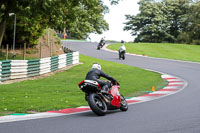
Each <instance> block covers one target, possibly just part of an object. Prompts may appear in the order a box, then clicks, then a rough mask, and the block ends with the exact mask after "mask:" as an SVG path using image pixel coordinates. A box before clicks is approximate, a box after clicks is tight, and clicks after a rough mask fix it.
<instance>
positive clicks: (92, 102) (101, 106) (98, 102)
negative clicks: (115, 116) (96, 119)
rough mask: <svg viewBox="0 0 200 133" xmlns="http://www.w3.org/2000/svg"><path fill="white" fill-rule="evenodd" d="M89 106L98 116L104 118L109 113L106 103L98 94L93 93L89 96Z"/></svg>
mask: <svg viewBox="0 0 200 133" xmlns="http://www.w3.org/2000/svg"><path fill="white" fill-rule="evenodd" d="M88 104H89V106H90V108H91V109H92V111H93V112H94V113H95V114H96V115H99V116H103V115H105V114H106V112H107V105H106V103H105V101H104V100H103V99H102V98H101V97H100V96H99V95H98V94H96V93H91V94H90V95H89V97H88Z"/></svg>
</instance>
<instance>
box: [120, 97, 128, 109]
mask: <svg viewBox="0 0 200 133" xmlns="http://www.w3.org/2000/svg"><path fill="white" fill-rule="evenodd" d="M120 110H121V111H127V110H128V104H127V102H126V99H125V98H124V96H122V95H121V105H120Z"/></svg>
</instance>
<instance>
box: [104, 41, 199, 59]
mask: <svg viewBox="0 0 200 133" xmlns="http://www.w3.org/2000/svg"><path fill="white" fill-rule="evenodd" d="M120 46H121V44H112V45H109V46H108V47H107V48H109V49H112V50H118V49H119V47H120ZM125 46H126V49H127V53H134V54H140V55H147V56H151V57H158V58H166V59H175V60H184V61H193V62H200V56H199V55H200V46H199V45H187V44H170V43H127V44H125Z"/></svg>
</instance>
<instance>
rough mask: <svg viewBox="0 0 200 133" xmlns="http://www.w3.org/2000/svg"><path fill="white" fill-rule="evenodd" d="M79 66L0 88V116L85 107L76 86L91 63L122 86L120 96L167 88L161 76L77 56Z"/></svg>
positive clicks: (81, 95) (82, 95) (0, 86)
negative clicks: (153, 87) (100, 66)
mask: <svg viewBox="0 0 200 133" xmlns="http://www.w3.org/2000/svg"><path fill="white" fill-rule="evenodd" d="M80 62H82V63H83V64H80V65H78V66H74V67H72V68H70V69H68V70H66V71H64V72H59V73H56V74H55V75H53V76H50V77H46V78H42V79H37V80H26V81H21V82H17V83H12V84H1V85H0V115H8V114H12V113H30V112H33V111H34V112H44V111H48V110H59V109H64V108H71V107H78V106H82V105H88V104H87V102H86V101H85V99H84V93H83V92H82V91H80V90H79V89H78V83H79V82H80V81H82V80H83V79H84V78H85V75H86V73H87V72H88V71H89V70H90V69H91V65H92V64H93V63H96V62H98V63H100V64H101V65H102V69H103V71H104V72H106V73H108V74H110V75H111V76H113V77H114V78H116V79H117V80H118V81H119V83H120V84H121V93H122V94H123V95H125V96H136V95H141V94H144V93H145V92H144V91H151V87H152V86H156V89H159V88H161V87H163V86H164V85H166V82H165V81H163V80H162V79H161V77H160V74H158V73H155V72H150V71H146V70H143V69H140V68H136V67H131V66H127V65H123V64H118V63H113V62H108V61H103V60H100V59H95V58H91V57H87V56H83V55H80Z"/></svg>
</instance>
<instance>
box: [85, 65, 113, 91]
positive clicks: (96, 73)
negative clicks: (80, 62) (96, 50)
mask: <svg viewBox="0 0 200 133" xmlns="http://www.w3.org/2000/svg"><path fill="white" fill-rule="evenodd" d="M100 77H104V78H106V79H108V80H110V81H111V82H113V83H116V82H117V81H116V80H115V79H114V78H113V77H111V76H110V75H108V74H106V73H104V72H103V71H102V70H101V65H99V64H98V63H94V64H93V65H92V70H90V71H89V72H88V73H87V75H86V78H85V79H86V80H94V81H97V82H98V83H99V85H100V86H101V88H102V92H104V93H107V92H108V90H109V88H110V87H111V83H110V82H106V81H102V80H100Z"/></svg>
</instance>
